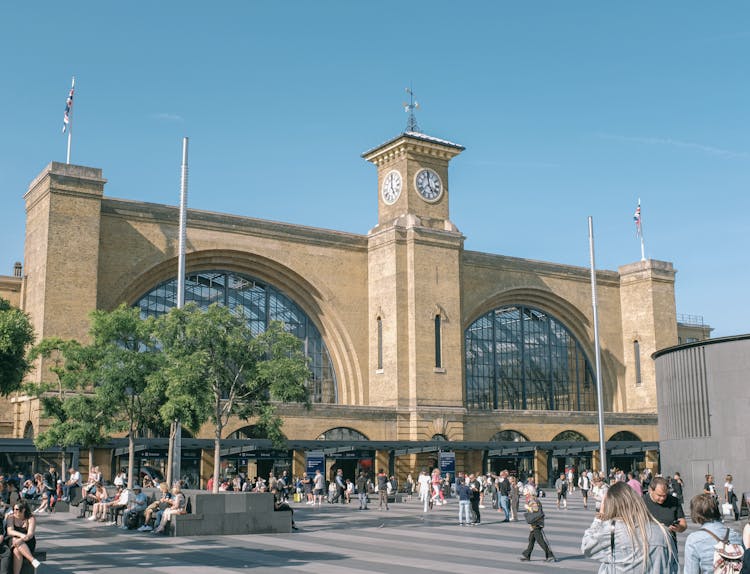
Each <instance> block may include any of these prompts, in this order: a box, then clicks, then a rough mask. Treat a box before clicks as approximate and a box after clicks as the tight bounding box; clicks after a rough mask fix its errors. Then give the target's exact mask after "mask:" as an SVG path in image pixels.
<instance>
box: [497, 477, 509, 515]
mask: <svg viewBox="0 0 750 574" xmlns="http://www.w3.org/2000/svg"><path fill="white" fill-rule="evenodd" d="M495 486H496V488H497V497H498V505H499V506H500V509H501V510H502V511H503V513H504V514H505V520H503V522H510V480H508V471H507V470H503V471H501V472H500V476H498V478H497V483H496V485H495Z"/></svg>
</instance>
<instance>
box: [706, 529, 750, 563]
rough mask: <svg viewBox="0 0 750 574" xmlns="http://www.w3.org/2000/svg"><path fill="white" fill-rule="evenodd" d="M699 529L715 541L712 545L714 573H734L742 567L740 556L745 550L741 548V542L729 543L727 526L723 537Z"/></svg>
mask: <svg viewBox="0 0 750 574" xmlns="http://www.w3.org/2000/svg"><path fill="white" fill-rule="evenodd" d="M701 530H702V531H703V532H708V533H709V534H710V535H711V537H712V538H714V539H716V541H717V542H716V545H715V546H714V560H713V565H714V574H735V573H736V572H739V571H740V570H741V569H742V557H743V555H744V554H745V550H744V549H743V548H742V544H730V542H729V528H727V532H726V534H725V535H724V538H723V539H721V538H719V537H718V536H716V534H714V533H713V532H711V531H710V530H707V529H706V528H701Z"/></svg>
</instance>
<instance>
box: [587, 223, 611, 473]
mask: <svg viewBox="0 0 750 574" xmlns="http://www.w3.org/2000/svg"><path fill="white" fill-rule="evenodd" d="M589 253H590V256H591V303H592V306H593V308H594V355H595V359H596V395H597V396H596V398H597V414H598V416H599V459H600V462H601V471H602V474H603V476H604V477H605V480H606V476H607V472H608V467H607V448H606V443H605V441H604V396H603V392H602V366H601V349H600V348H599V309H598V306H597V303H596V264H595V263H594V219H593V218H592V217H591V216H589Z"/></svg>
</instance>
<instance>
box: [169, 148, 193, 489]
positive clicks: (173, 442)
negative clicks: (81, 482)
mask: <svg viewBox="0 0 750 574" xmlns="http://www.w3.org/2000/svg"><path fill="white" fill-rule="evenodd" d="M187 199H188V138H186V137H184V138H182V166H181V169H180V229H179V234H180V238H179V246H178V251H179V253H178V255H177V308H178V309H182V308H183V306H184V305H185V243H186V240H187ZM167 458H168V460H167V482H168V483H170V481H171V482H176V481H178V480H180V475H181V474H182V472H181V471H182V469H181V463H182V425H181V424H180V421H179V420H177V419H175V420H174V421H173V422H172V424H171V426H170V432H169V452H168V454H167Z"/></svg>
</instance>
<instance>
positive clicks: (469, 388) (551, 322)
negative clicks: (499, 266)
mask: <svg viewBox="0 0 750 574" xmlns="http://www.w3.org/2000/svg"><path fill="white" fill-rule="evenodd" d="M465 350H466V406H467V408H469V409H483V410H491V409H504V410H549V411H557V410H564V411H593V410H596V385H595V382H594V376H593V369H592V368H591V365H590V364H589V361H588V359H587V358H586V356H585V354H584V353H583V349H582V348H581V346H580V344H579V343H578V341H577V340H576V339H575V338H574V337H573V335H572V334H571V333H570V331H568V329H567V328H566V327H565V326H564V325H563V324H562V323H560V322H559V321H557V320H556V319H555V318H553V317H551V316H550V315H548V314H547V313H545V312H543V311H540V310H538V309H534V308H531V307H525V306H510V307H501V308H498V309H495V310H493V311H490V312H489V313H487V314H486V315H483V316H482V317H479V318H478V319H477V320H476V321H474V322H473V323H472V324H471V325H470V326H469V328H468V329H467V330H466V332H465Z"/></svg>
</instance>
